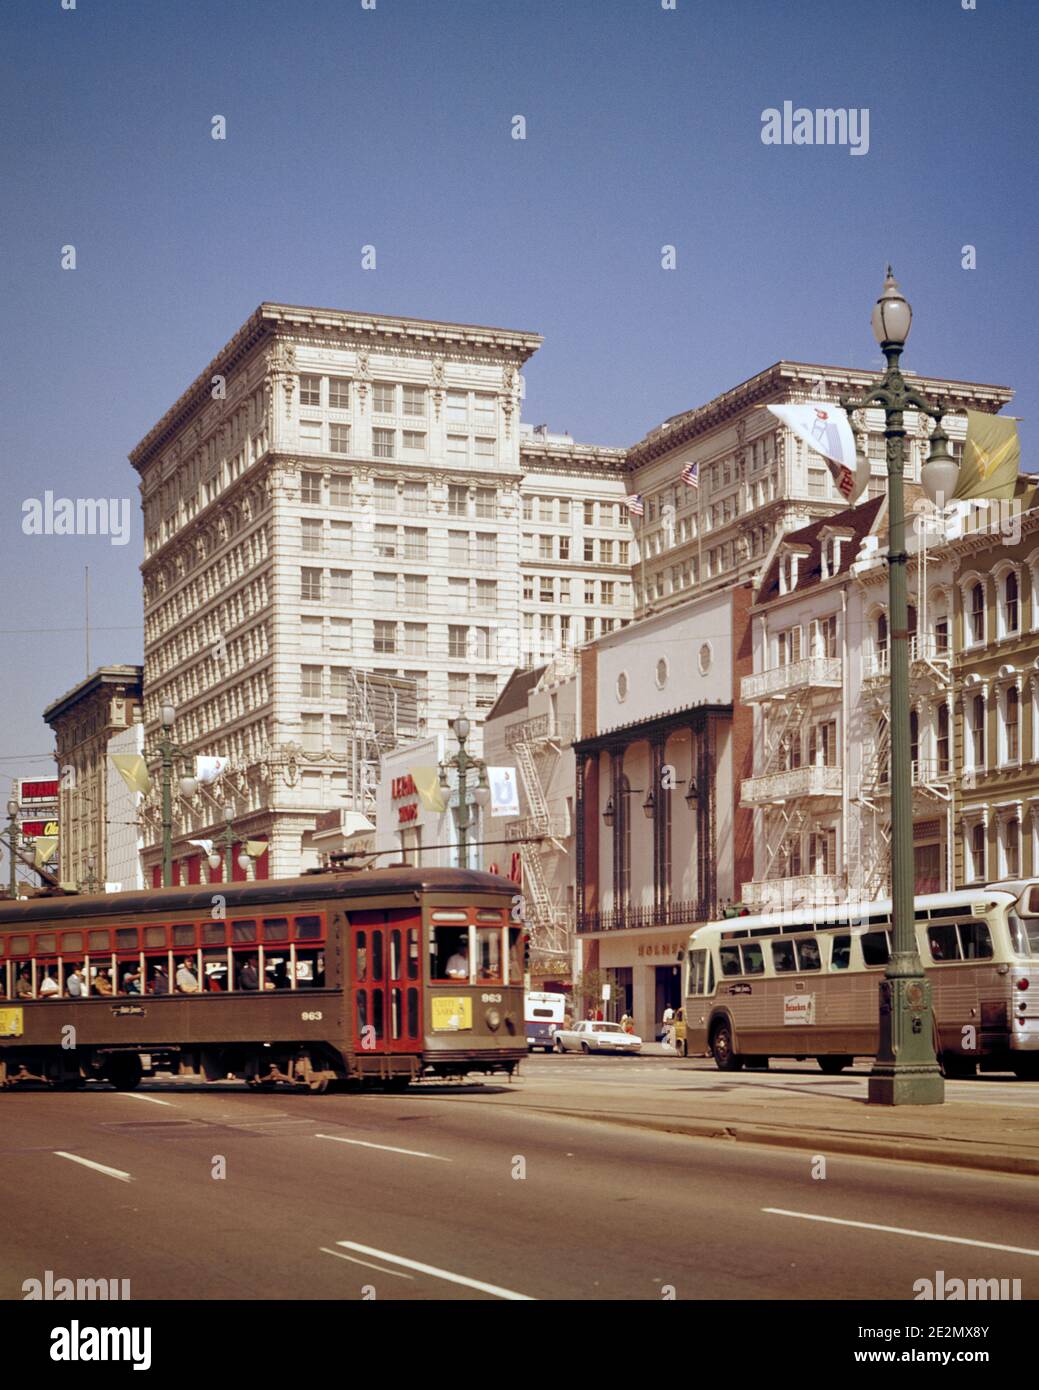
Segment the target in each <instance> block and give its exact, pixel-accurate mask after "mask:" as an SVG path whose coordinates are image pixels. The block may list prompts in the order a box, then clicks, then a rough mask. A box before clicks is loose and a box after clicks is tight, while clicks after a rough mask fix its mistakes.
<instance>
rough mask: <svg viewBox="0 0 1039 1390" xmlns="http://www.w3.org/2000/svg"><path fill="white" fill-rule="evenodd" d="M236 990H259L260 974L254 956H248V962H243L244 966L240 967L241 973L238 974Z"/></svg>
mask: <svg viewBox="0 0 1039 1390" xmlns="http://www.w3.org/2000/svg"><path fill="white" fill-rule="evenodd" d="M238 988H239V989H259V988H260V972H259V969H258V967H257V964H256V957H255V956H250V957H249V959H248V960H247V961H246V962H245V964H244V965H243V966H242V969H241V973H240V974H239V976H238Z"/></svg>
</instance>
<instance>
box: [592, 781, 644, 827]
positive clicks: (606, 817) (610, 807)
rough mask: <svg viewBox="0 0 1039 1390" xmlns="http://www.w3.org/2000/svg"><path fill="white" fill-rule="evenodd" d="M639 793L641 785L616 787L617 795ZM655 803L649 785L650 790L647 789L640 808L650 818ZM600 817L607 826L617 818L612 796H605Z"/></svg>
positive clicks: (637, 794)
mask: <svg viewBox="0 0 1039 1390" xmlns="http://www.w3.org/2000/svg"><path fill="white" fill-rule="evenodd" d="M641 794H642V788H641V787H618V788H617V795H618V796H641ZM655 805H656V798H655V797H654V795H653V789H652V787H651V788H650V790H649V795H648V796H647V798H646V800H645V801H644V802H643V803H642V809H643V810H644V811H645V812H646V815H647V816H648V817H649V818H650V819H652V817H653V808H654V806H655ZM647 808H648V809H647ZM602 819H603V824H604V825H607V826H611V825H612V824H613V823H614V821H615V820H616V819H617V808H616V807H615V806H614V804H613V797H612V796H608V797H607V798H606V805H605V806H604V807H603V813H602Z"/></svg>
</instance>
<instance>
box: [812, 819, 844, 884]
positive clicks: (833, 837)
mask: <svg viewBox="0 0 1039 1390" xmlns="http://www.w3.org/2000/svg"><path fill="white" fill-rule="evenodd" d="M808 872H809V873H810V874H815V875H823V874H834V873H836V872H837V831H836V829H834V828H832V827H831V828H829V829H827V830H815V831H813V832H812V833H811V834H810V835H809V836H808Z"/></svg>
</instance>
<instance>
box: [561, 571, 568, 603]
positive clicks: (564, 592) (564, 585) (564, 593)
mask: <svg viewBox="0 0 1039 1390" xmlns="http://www.w3.org/2000/svg"><path fill="white" fill-rule="evenodd" d="M559 602H560V603H569V602H570V580H569V578H567V577H566V576H564V577H563V578H562V579H560V581H559Z"/></svg>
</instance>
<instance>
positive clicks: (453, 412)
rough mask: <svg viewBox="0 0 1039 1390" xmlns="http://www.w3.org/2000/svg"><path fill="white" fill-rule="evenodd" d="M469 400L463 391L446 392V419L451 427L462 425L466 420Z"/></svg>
mask: <svg viewBox="0 0 1039 1390" xmlns="http://www.w3.org/2000/svg"><path fill="white" fill-rule="evenodd" d="M468 407H469V400H468V397H467V395H466V393H465V392H464V391H448V393H447V418H448V420H449V422H450V423H451V424H453V425H464V424H465V423H466V420H467V419H468Z"/></svg>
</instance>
